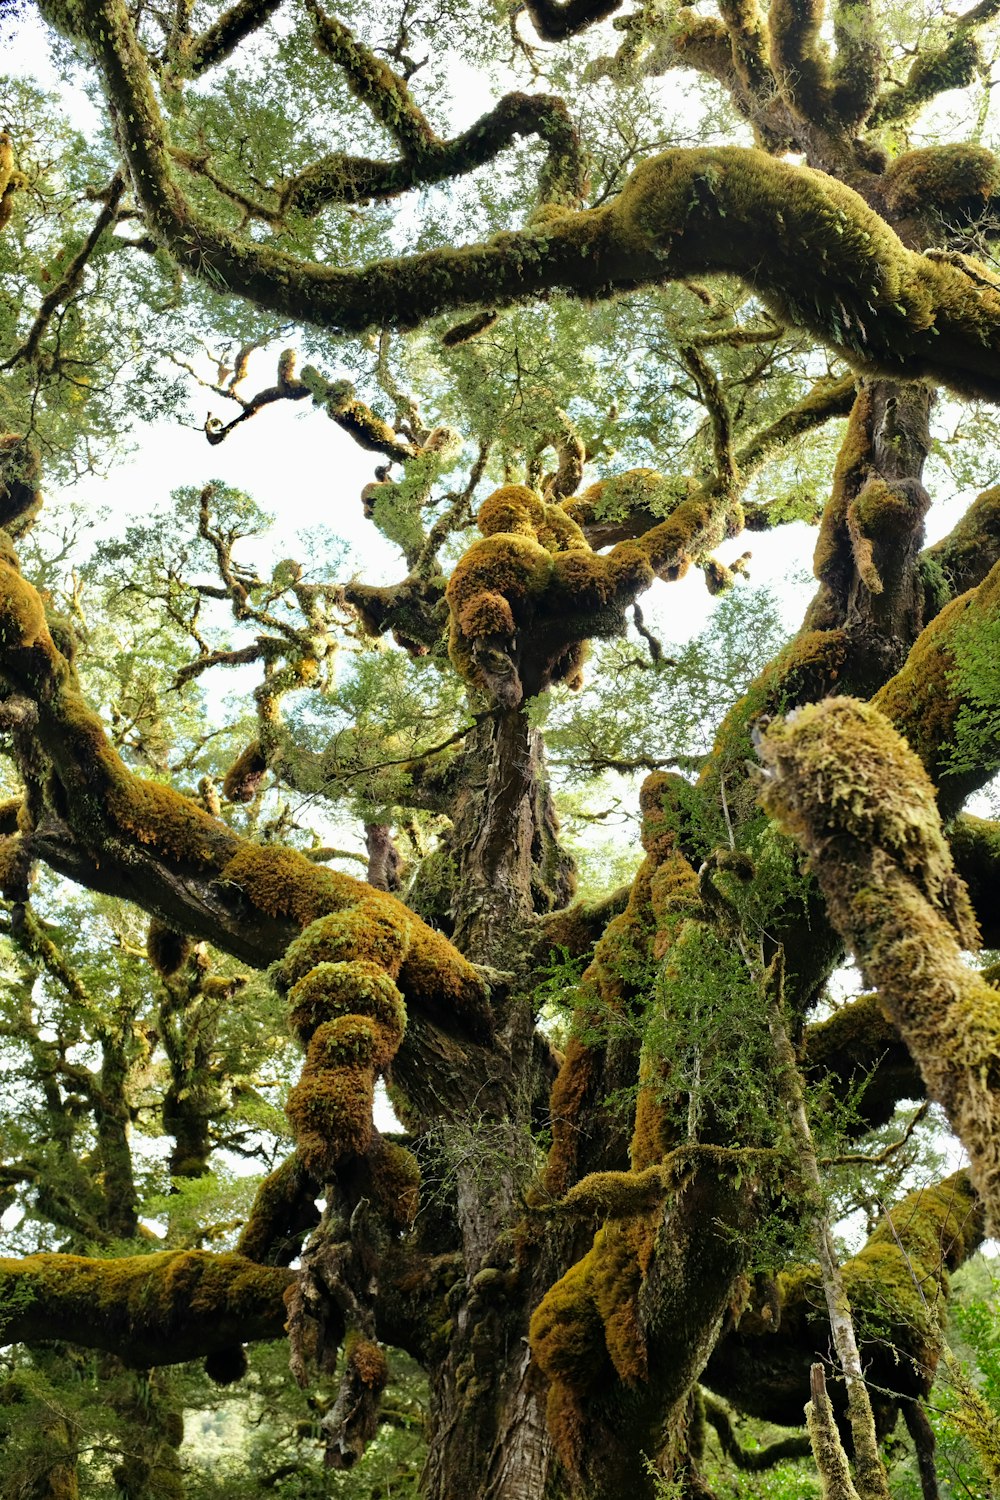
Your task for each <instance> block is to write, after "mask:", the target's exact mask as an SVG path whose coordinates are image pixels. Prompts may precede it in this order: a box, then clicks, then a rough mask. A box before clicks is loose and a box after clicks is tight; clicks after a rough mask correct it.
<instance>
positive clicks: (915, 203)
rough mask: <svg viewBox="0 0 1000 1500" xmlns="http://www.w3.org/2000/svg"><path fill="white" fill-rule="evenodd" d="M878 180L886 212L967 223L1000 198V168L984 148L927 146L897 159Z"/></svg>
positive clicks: (993, 156)
mask: <svg viewBox="0 0 1000 1500" xmlns="http://www.w3.org/2000/svg"><path fill="white" fill-rule="evenodd" d="M882 181H883V187H884V190H885V195H886V203H887V204H888V207H889V211H890V213H893V214H898V215H900V216H904V215H908V214H918V215H920V216H926V215H941V214H944V215H945V216H946V217H947V218H949V219H954V220H960V219H961V220H967V219H969V218H976V217H979V216H981V214H982V212H983V210H984V208H985V207H986V206H987V205H988V204H989V202H990V200H991V199H993V198H995V197H997V196H998V195H1000V164H998V162H997V158H996V156H995V155H994V154H993V152H992V151H988V150H987V149H986V148H985V147H984V146H968V145H952V146H929V147H926V148H924V149H923V150H920V151H907V152H905V153H904V154H903V155H902V156H899V157H897V158H896V160H895V161H894V162H893V163H892V165H891V166H890V167H889V170H888V171H887V172H886V174H885V176H884V178H883V179H882Z"/></svg>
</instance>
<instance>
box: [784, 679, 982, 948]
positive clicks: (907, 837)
mask: <svg viewBox="0 0 1000 1500" xmlns="http://www.w3.org/2000/svg"><path fill="white" fill-rule="evenodd" d="M761 753H762V755H763V757H764V761H765V764H766V765H767V766H768V767H769V768H770V769H771V772H772V778H773V779H768V780H766V781H765V783H764V787H763V792H762V801H763V802H764V806H765V808H766V809H767V810H768V811H769V812H771V813H772V815H774V816H777V817H778V818H779V820H780V822H781V823H782V825H783V826H784V827H785V828H786V829H787V830H788V831H789V832H791V833H793V834H803V835H805V836H806V837H807V838H808V841H809V843H810V844H812V842H813V840H814V839H815V838H816V837H822V833H823V830H826V829H830V830H837V831H838V832H844V833H847V834H849V835H850V836H851V837H852V838H855V839H857V840H859V841H860V842H861V843H863V844H865V845H867V846H868V847H870V848H878V849H882V850H885V851H886V853H888V854H890V855H891V856H892V857H894V858H895V859H897V860H898V861H899V863H900V865H901V866H902V867H903V869H905V870H907V871H910V872H911V873H912V875H913V876H914V878H915V879H916V880H918V881H919V883H920V885H921V888H922V889H923V891H924V893H925V894H926V896H927V899H928V900H929V901H930V902H931V904H932V905H934V906H936V907H938V908H939V909H940V910H941V911H943V912H944V913H945V914H946V915H947V917H948V919H949V920H950V921H951V922H952V923H953V925H954V927H955V930H956V932H957V933H958V934H959V935H960V936H962V938H963V939H964V941H965V942H966V943H967V945H968V946H970V947H971V946H974V945H975V943H976V941H977V937H976V924H975V918H974V916H973V913H972V909H971V907H970V905H969V900H968V895H967V893H966V892H965V889H964V887H963V886H962V885H961V882H960V881H959V880H958V879H957V877H956V875H955V873H954V870H953V868H952V863H951V854H950V852H949V850H948V845H947V841H946V840H945V837H944V834H943V832H942V830H941V821H940V818H939V816H938V811H937V804H936V801H935V791H934V786H933V783H932V782H931V780H930V778H929V777H928V775H927V773H926V771H925V770H924V768H923V766H922V765H921V763H920V761H919V760H918V758H917V757H916V756H915V755H914V754H913V752H912V751H911V750H910V748H909V746H908V745H907V744H906V743H905V741H903V740H902V739H901V738H900V737H899V735H898V734H896V733H895V731H894V730H893V729H892V727H891V725H889V724H887V723H886V721H885V719H884V718H883V717H882V714H881V713H879V712H878V710H877V709H875V708H873V707H872V706H871V705H870V704H866V703H861V702H860V701H859V700H857V699H855V698H827V699H824V700H823V701H822V702H821V703H815V704H807V705H806V706H805V707H803V708H800V709H798V710H796V712H795V713H794V714H790V715H789V716H788V718H787V719H785V720H784V721H783V722H781V723H778V724H775V725H773V726H772V727H771V728H770V729H769V731H768V733H767V736H766V739H765V740H764V742H763V747H762V751H761Z"/></svg>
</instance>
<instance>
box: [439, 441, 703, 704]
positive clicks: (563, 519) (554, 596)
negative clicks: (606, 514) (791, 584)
mask: <svg viewBox="0 0 1000 1500" xmlns="http://www.w3.org/2000/svg"><path fill="white" fill-rule="evenodd" d="M637 472H638V471H637ZM626 478H627V476H619V481H620V482H621V483H622V484H624V483H625V480H626ZM573 504H574V502H572V501H566V502H565V503H564V504H562V505H557V504H554V503H552V502H550V501H546V500H543V499H541V497H540V496H538V495H537V494H535V493H534V491H532V490H529V489H528V488H527V487H526V486H524V485H505V486H503V488H501V489H499V490H496V491H494V493H493V494H492V495H490V496H489V497H488V498H487V499H486V500H485V501H484V502H483V505H482V507H481V509H480V512H479V526H480V530H481V531H482V532H483V533H484V535H483V537H482V539H481V540H479V541H476V542H473V543H472V545H471V546H470V547H469V549H468V550H467V552H466V553H465V555H464V556H463V557H462V558H461V559H460V560H459V562H458V563H457V565H456V567H455V571H454V573H453V574H452V577H451V579H450V581H449V583H448V587H447V590H446V599H447V602H448V606H449V609H450V612H451V617H450V637H449V651H450V653H451V659H452V662H453V664H454V666H455V667H456V669H457V671H458V672H459V673H460V675H461V676H462V677H464V678H465V680H466V681H467V682H469V683H470V684H472V685H474V686H476V687H479V688H483V689H486V690H488V691H491V692H493V693H494V695H495V696H496V695H498V694H508V693H510V692H514V694H515V698H516V701H520V698H519V697H517V694H520V695H521V696H524V695H525V694H527V695H528V696H531V695H533V694H535V693H537V692H540V691H541V690H542V689H544V688H545V687H548V686H549V685H550V684H552V683H554V682H565V683H567V684H568V685H569V686H570V687H576V686H579V685H580V683H581V681H582V677H581V671H580V669H581V666H582V663H583V657H584V652H585V648H586V641H587V639H588V638H590V637H592V636H609V635H615V634H618V633H620V632H621V631H622V630H623V629H624V627H625V614H624V610H625V608H626V606H627V605H628V604H630V603H631V602H632V601H633V600H634V599H635V598H636V597H637V595H638V594H639V593H641V592H642V591H643V590H644V589H646V588H648V587H649V585H650V584H651V583H652V581H653V578H654V575H655V572H656V567H655V564H654V563H653V561H652V560H651V557H650V549H649V547H647V545H646V539H645V538H643V540H642V543H641V544H639V543H634V542H625V543H621V544H619V546H617V547H616V548H615V549H614V550H613V551H612V552H611V553H610V554H609V555H608V556H606V557H604V556H600V555H599V554H598V553H596V552H594V551H593V550H592V549H591V547H590V545H589V543H588V542H587V540H586V538H585V537H584V534H583V532H582V531H581V529H580V527H579V526H578V525H577V523H576V520H575V519H574V518H573V513H572V512H573ZM586 509H587V507H586V506H584V511H586ZM681 529H682V531H683V530H684V527H683V526H682V528H681ZM657 530H659V528H657ZM684 534H685V537H686V538H687V540H688V541H690V537H688V533H687V531H685V532H684ZM664 576H666V575H664ZM490 653H494V654H495V655H496V658H497V659H496V661H495V662H494V661H493V658H492V657H491V654H490ZM500 657H505V658H506V660H505V661H504V660H500ZM515 673H516V674H519V675H518V686H517V688H516V689H512V688H511V687H510V685H509V683H508V680H507V679H509V678H511V677H512V675H513V674H515Z"/></svg>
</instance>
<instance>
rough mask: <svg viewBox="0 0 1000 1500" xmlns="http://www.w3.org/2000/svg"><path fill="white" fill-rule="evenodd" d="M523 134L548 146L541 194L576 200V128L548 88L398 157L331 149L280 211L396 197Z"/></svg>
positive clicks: (579, 184)
mask: <svg viewBox="0 0 1000 1500" xmlns="http://www.w3.org/2000/svg"><path fill="white" fill-rule="evenodd" d="M524 135H537V136H538V137H539V139H540V140H541V141H542V142H544V144H545V145H546V146H547V148H548V153H549V162H548V166H547V167H546V168H545V169H544V170H543V173H542V178H541V182H540V197H541V198H542V199H543V201H547V202H562V201H565V202H567V203H570V204H575V203H577V202H578V201H579V199H580V197H581V196H582V192H583V179H584V175H585V168H584V161H583V154H582V148H581V145H580V141H579V138H578V136H577V132H576V128H575V126H574V125H573V122H572V120H571V119H570V116H569V113H568V111H567V109H566V106H565V104H564V103H563V101H562V100H561V99H558V98H556V97H554V96H548V95H543V94H518V93H514V94H508V95H506V97H505V98H503V99H501V100H500V102H499V103H498V104H496V105H495V106H494V107H493V109H491V110H490V111H489V112H488V113H487V114H485V115H483V116H481V118H480V119H478V120H477V121H476V123H475V124H474V125H471V126H470V127H469V129H468V130H465V131H463V132H462V134H461V135H458V136H455V138H454V139H453V140H450V141H442V140H439V139H438V138H437V137H432V138H431V139H428V140H426V141H424V142H422V143H421V144H420V146H419V149H417V148H416V147H414V149H413V150H412V152H411V153H410V154H407V155H405V156H403V157H402V158H400V159H399V160H398V161H379V160H377V159H373V158H370V157H365V156H347V155H345V154H344V153H343V152H333V153H331V155H329V156H325V157H322V158H321V159H320V160H319V161H316V162H313V163H312V164H311V165H310V166H308V167H306V168H305V169H304V170H303V171H301V172H299V173H298V174H297V175H296V176H295V177H292V178H291V179H290V180H289V181H288V182H287V183H286V184H285V187H284V189H283V191H282V196H281V204H282V212H283V213H285V212H294V213H300V214H305V215H306V217H307V218H314V217H315V216H316V214H318V213H320V212H321V210H322V209H324V208H326V207H327V206H328V205H329V204H331V203H360V202H363V201H365V200H366V199H369V198H393V197H395V196H396V195H397V194H398V193H403V192H406V191H407V189H409V188H413V187H417V186H421V187H429V186H430V185H431V184H432V183H435V182H445V181H447V180H448V179H449V178H453V177H460V176H463V175H464V174H465V173H466V172H472V171H474V170H475V168H476V167H481V166H483V165H485V163H486V162H489V161H492V160H493V159H494V158H495V157H496V156H499V154H500V152H501V151H504V150H506V148H507V147H508V146H510V145H511V144H512V143H513V142H514V141H515V140H517V139H518V138H519V137H520V136H524Z"/></svg>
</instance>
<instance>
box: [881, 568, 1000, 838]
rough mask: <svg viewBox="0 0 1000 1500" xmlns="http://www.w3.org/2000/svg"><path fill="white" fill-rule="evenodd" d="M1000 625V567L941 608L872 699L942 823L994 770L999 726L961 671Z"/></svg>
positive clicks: (999, 756) (998, 759)
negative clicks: (929, 784) (919, 765)
mask: <svg viewBox="0 0 1000 1500" xmlns="http://www.w3.org/2000/svg"><path fill="white" fill-rule="evenodd" d="M998 621H1000V563H996V564H994V566H993V568H992V569H991V571H990V572H989V573H988V575H987V576H986V578H985V579H984V580H983V582H982V583H981V584H980V585H979V587H978V588H975V589H970V590H969V591H968V592H967V593H965V594H962V595H960V596H959V598H957V599H954V600H952V602H951V603H950V604H947V605H945V607H944V609H942V610H941V612H940V614H939V615H938V616H937V617H936V618H935V619H933V620H932V621H931V623H930V624H929V625H928V626H927V627H926V629H925V630H923V631H922V632H921V633H920V635H919V636H918V637H917V640H916V641H915V642H914V645H913V647H912V649H911V651H910V654H909V656H908V657H907V659H906V662H905V663H904V665H903V667H902V668H901V670H900V671H899V672H897V673H896V675H895V677H892V678H890V680H889V681H888V682H887V683H886V684H885V686H884V687H883V688H881V689H880V691H879V692H878V693H877V694H876V696H875V697H874V699H873V700H872V701H873V703H874V704H875V706H876V707H877V708H879V709H880V710H881V711H882V713H884V714H885V715H886V716H887V717H888V718H889V719H891V720H892V723H893V724H894V725H895V727H896V729H897V730H898V731H899V733H900V734H901V735H903V736H904V737H905V739H906V742H907V744H908V745H909V746H910V747H911V749H913V750H915V751H916V753H917V755H919V757H920V759H921V760H922V761H923V763H924V767H925V768H926V770H927V772H928V774H929V775H930V776H931V777H932V779H933V781H934V783H935V785H936V787H937V791H938V801H939V804H940V807H941V810H942V813H943V814H944V815H945V816H946V817H948V816H951V815H952V814H953V813H955V812H957V810H958V809H959V807H961V805H962V803H963V802H964V800H965V798H966V797H968V796H969V795H970V794H971V793H972V792H973V791H975V790H977V788H979V787H981V786H984V785H985V783H986V782H987V781H988V780H989V779H990V777H991V776H992V775H993V773H994V770H995V768H996V766H997V764H998V763H1000V726H998V725H997V723H996V722H995V715H994V714H992V713H991V712H989V711H988V706H987V705H986V704H983V703H978V702H977V701H976V697H977V692H976V689H977V684H976V682H975V681H974V680H973V674H972V672H971V669H970V670H969V671H964V670H963V664H964V663H965V662H966V661H968V659H969V656H970V654H972V656H973V659H975V658H976V657H978V656H979V655H982V654H983V653H988V652H989V650H990V642H991V641H992V639H993V632H995V631H996V629H997V625H998ZM988 690H989V689H988V684H987V691H988Z"/></svg>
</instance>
